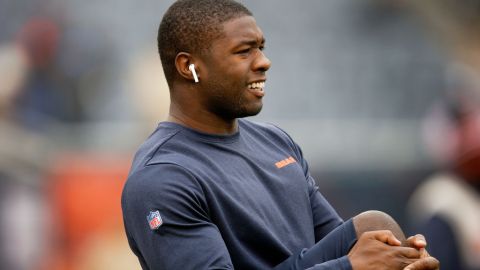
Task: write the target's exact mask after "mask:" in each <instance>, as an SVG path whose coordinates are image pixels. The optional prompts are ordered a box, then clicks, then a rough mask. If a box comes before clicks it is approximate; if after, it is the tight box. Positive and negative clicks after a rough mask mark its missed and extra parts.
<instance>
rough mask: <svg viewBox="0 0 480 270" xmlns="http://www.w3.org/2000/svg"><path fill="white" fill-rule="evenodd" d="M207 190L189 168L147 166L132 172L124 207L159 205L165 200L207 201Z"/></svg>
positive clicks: (160, 165) (125, 187)
mask: <svg viewBox="0 0 480 270" xmlns="http://www.w3.org/2000/svg"><path fill="white" fill-rule="evenodd" d="M203 197H204V195H203V190H202V188H201V186H200V185H199V183H198V182H197V179H196V177H195V176H194V175H192V174H191V173H190V172H189V171H188V170H187V169H185V168H183V167H182V166H179V165H176V164H168V163H163V164H154V165H149V166H145V167H143V168H142V169H139V170H137V171H136V172H135V173H133V174H131V175H130V176H129V177H128V179H127V181H126V183H125V185H124V188H123V191H122V208H124V209H127V208H132V207H133V208H137V206H139V205H142V207H143V206H145V207H150V208H154V207H158V205H161V204H165V203H173V202H178V201H186V200H188V201H190V200H194V201H195V200H196V201H198V200H203V199H202V198H203Z"/></svg>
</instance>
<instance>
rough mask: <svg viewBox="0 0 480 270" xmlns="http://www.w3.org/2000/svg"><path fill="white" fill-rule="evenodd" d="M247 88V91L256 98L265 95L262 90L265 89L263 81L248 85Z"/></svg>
mask: <svg viewBox="0 0 480 270" xmlns="http://www.w3.org/2000/svg"><path fill="white" fill-rule="evenodd" d="M247 87H248V90H250V92H251V93H252V94H254V95H255V96H257V97H263V96H264V95H265V92H264V90H263V88H264V87H265V81H258V82H253V83H249V84H248V85H247Z"/></svg>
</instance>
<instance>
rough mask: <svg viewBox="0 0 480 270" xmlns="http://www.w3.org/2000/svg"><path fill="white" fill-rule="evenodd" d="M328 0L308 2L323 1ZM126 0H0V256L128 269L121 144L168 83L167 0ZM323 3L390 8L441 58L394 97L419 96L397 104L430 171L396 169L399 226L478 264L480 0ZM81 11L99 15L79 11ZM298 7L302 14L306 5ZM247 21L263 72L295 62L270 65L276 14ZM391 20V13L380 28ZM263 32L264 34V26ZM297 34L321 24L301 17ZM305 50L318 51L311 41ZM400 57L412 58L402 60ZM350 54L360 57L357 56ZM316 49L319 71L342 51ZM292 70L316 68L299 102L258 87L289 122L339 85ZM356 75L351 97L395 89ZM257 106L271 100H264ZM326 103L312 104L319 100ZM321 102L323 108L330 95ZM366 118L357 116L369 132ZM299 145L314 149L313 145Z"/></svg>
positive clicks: (140, 133)
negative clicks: (260, 48) (422, 79)
mask: <svg viewBox="0 0 480 270" xmlns="http://www.w3.org/2000/svg"><path fill="white" fill-rule="evenodd" d="M168 2H171V1H168ZM245 2H246V5H247V6H248V7H250V8H251V9H252V11H253V13H254V14H257V13H259V14H258V15H262V14H260V13H261V12H260V11H258V12H257V10H261V9H262V8H265V9H266V8H267V7H268V8H271V6H269V5H268V4H261V3H254V2H255V1H250V2H251V3H250V2H248V1H245ZM280 2H281V3H283V4H285V3H287V2H288V1H286V0H284V1H280ZM320 2H322V1H320ZM330 2H332V1H324V3H323V5H324V6H323V7H322V3H320V4H318V5H320V6H321V7H322V8H325V9H327V11H326V12H328V8H329V5H328V4H327V3H330ZM132 3H133V2H131V3H130V2H128V1H126V0H124V1H119V2H118V3H117V2H112V3H106V4H105V5H106V6H107V7H105V6H102V5H101V4H98V3H96V4H94V3H91V6H90V8H89V7H86V6H88V5H89V4H87V3H85V4H84V5H86V6H82V7H80V5H79V4H78V3H75V1H73V0H71V1H55V0H42V1H33V0H18V1H9V0H0V17H1V19H0V21H1V22H2V23H1V24H0V269H11V270H17V269H18V270H33V269H40V270H41V269H53V270H55V269H59V270H60V269H82V270H83V269H89V270H90V269H92V270H94V269H139V265H138V263H137V262H136V258H135V257H134V255H133V254H132V253H131V252H130V251H129V248H128V245H127V242H126V238H125V236H124V233H123V224H122V220H121V212H120V211H121V210H120V193H121V188H122V186H123V183H124V181H125V179H126V175H127V173H128V169H129V166H130V164H129V163H130V160H131V158H132V156H131V155H132V153H133V152H134V149H135V147H136V146H137V145H138V143H140V142H141V141H143V139H144V138H145V137H146V136H148V134H149V132H150V131H152V130H153V129H154V128H155V125H156V123H158V122H159V121H161V120H163V119H165V115H166V112H167V109H168V103H169V99H168V89H167V86H166V83H165V79H164V78H163V74H162V70H161V66H160V61H159V58H158V56H157V55H156V49H155V35H156V33H155V31H156V27H157V24H158V22H159V21H160V18H161V15H162V14H163V12H164V11H165V8H166V7H167V6H168V4H169V3H161V4H159V3H156V2H155V1H153V0H152V1H146V2H145V3H143V4H138V6H137V8H138V11H137V12H138V14H136V13H135V12H131V13H129V12H130V10H132V5H133V4H132ZM332 3H333V2H332ZM338 3H342V4H341V5H339V4H338ZM108 4H112V6H108ZM82 5H83V4H82ZM115 5H116V8H117V9H121V8H123V9H121V10H123V11H118V13H119V15H118V17H115V16H114V14H113V13H115V12H114V10H115V7H114V6H115ZM135 5H137V4H135ZM285 5H286V4H285ZM332 6H336V7H337V8H339V7H340V8H344V7H347V6H350V7H351V6H354V7H355V9H352V10H354V12H366V10H368V12H367V14H368V16H369V20H368V21H369V22H370V23H372V25H371V26H370V25H368V24H367V25H364V27H365V29H370V28H372V29H373V28H375V27H377V28H375V29H378V25H377V26H373V25H374V24H375V23H383V22H385V21H388V20H389V18H390V17H389V16H391V15H392V14H395V18H398V17H401V18H403V20H407V21H409V22H415V24H414V23H412V24H411V25H419V26H421V27H423V28H424V29H425V32H424V33H425V37H424V38H426V39H428V40H431V41H432V43H434V44H437V45H438V47H436V49H438V50H439V51H441V52H443V54H442V55H441V57H442V60H438V62H435V61H437V60H435V61H434V63H445V69H444V70H443V69H442V68H439V67H437V68H438V69H435V72H434V73H435V74H434V75H435V76H434V77H428V79H429V80H433V79H438V80H441V81H442V83H440V82H431V84H429V85H430V86H431V89H420V90H421V91H425V92H424V93H423V94H422V93H418V91H416V92H417V93H413V94H412V95H411V96H406V98H405V100H404V101H406V102H410V103H415V102H417V103H419V101H418V100H417V101H416V100H415V99H416V98H420V99H422V103H421V106H419V107H420V108H421V109H420V110H417V111H416V112H415V114H414V113H413V112H411V115H413V116H415V117H416V118H415V120H416V121H418V123H421V124H420V128H418V130H415V131H416V132H418V137H419V138H420V137H422V136H423V143H422V147H424V148H422V149H424V152H425V154H426V155H427V154H429V158H426V159H428V162H425V163H421V164H422V165H424V166H425V167H426V168H425V171H427V172H428V173H429V174H430V173H431V176H430V177H428V178H427V179H425V180H423V179H421V180H419V181H413V180H412V181H410V183H412V182H414V183H415V184H418V188H415V189H416V190H415V191H414V193H413V194H412V195H411V199H410V200H409V202H408V205H409V210H408V211H409V212H408V213H405V215H406V216H407V217H408V219H409V223H410V224H411V228H412V229H419V230H421V231H422V232H423V233H424V234H425V235H426V236H427V239H428V240H429V248H430V250H431V253H432V255H434V256H436V257H438V258H439V259H440V261H441V263H442V266H443V267H442V269H456V270H472V269H480V260H479V258H480V256H479V255H480V193H479V192H480V76H479V75H480V4H478V1H471V0H460V1H458V0H438V1H436V0H425V1H415V0H402V1H399V0H361V1H357V0H342V1H336V4H332ZM281 7H282V4H279V5H278V8H281ZM98 10H100V11H98ZM147 10H149V11H150V13H148V14H149V15H148V16H151V15H152V14H156V15H153V16H152V18H150V19H149V20H146V19H145V21H144V23H146V24H149V27H150V28H149V29H148V30H149V31H150V33H148V34H145V33H146V30H145V29H143V30H142V31H143V32H142V31H140V30H139V33H143V36H142V38H139V40H140V41H139V42H138V43H135V42H133V41H131V40H130V39H134V38H135V37H137V38H138V37H139V35H141V34H139V33H137V34H134V33H133V31H130V30H131V29H132V28H133V30H135V27H139V28H140V27H142V24H138V23H137V24H135V21H136V19H139V18H141V17H147V16H145V15H143V13H142V12H143V11H145V12H147ZM152 10H153V11H152ZM107 11H110V12H112V14H106V13H108V12H107ZM95 12H99V13H101V14H102V16H97V15H92V14H97V13H95ZM102 12H103V13H102ZM292 12H294V11H293V10H292ZM302 12H306V11H302ZM354 12H353V13H354ZM350 14H352V12H351V13H350ZM103 15H105V16H103ZM258 15H257V16H258ZM125 16H127V17H125ZM312 16H313V15H312ZM262 17H263V16H262ZM273 18H275V17H273ZM277 19H278V18H277ZM298 19H299V21H300V22H303V23H305V24H308V23H311V22H309V21H308V20H306V18H303V19H302V18H298ZM340 19H342V18H340ZM112 21H115V22H116V24H114V23H112ZM259 21H260V23H259V24H260V26H261V27H262V28H263V30H264V32H265V33H266V36H267V40H269V42H270V41H272V42H271V44H270V43H268V45H267V46H271V47H272V49H271V51H269V50H270V47H268V48H269V49H268V50H267V54H269V53H272V54H273V55H274V57H271V56H270V58H271V59H272V61H273V63H274V65H273V68H272V73H273V74H274V75H275V72H276V71H275V69H276V67H275V65H276V63H280V64H279V65H283V66H286V65H287V64H288V65H289V66H290V67H291V68H292V69H295V68H296V66H295V63H293V64H292V63H283V64H282V59H280V57H278V58H276V57H275V55H276V53H277V52H278V51H279V50H282V47H280V46H279V45H277V44H276V43H274V42H277V43H285V44H286V46H288V47H287V48H289V50H288V51H282V53H283V54H285V55H286V56H285V59H294V58H289V57H290V56H292V55H297V54H303V52H302V51H298V49H296V47H295V46H290V45H291V44H290V43H291V42H292V41H291V40H284V41H282V39H281V38H285V37H284V36H282V34H281V33H280V32H281V31H280V32H279V31H278V28H277V27H276V25H277V23H280V22H275V21H274V19H271V20H270V21H268V20H267V19H265V18H261V17H260V19H259ZM351 22H352V25H351V26H349V27H351V29H356V28H355V27H358V25H354V23H353V22H355V21H354V20H352V21H351ZM262 23H263V24H262ZM325 23H326V25H327V26H330V25H329V24H328V22H325ZM390 23H392V22H391V20H390ZM264 25H265V26H264ZM398 25H400V24H394V23H392V24H391V25H390V28H389V27H387V26H384V28H383V30H385V29H388V31H390V30H391V29H396V27H398ZM324 27H325V26H324ZM330 27H331V28H332V32H331V33H330V35H334V34H335V33H336V28H335V27H336V26H335V25H334V24H332V25H331V26H330ZM313 28H315V26H313ZM282 29H283V28H282ZM385 31H386V30H385ZM372 32H373V30H372ZM372 32H368V31H365V32H361V33H359V32H354V31H351V33H350V34H349V38H348V40H349V41H351V44H350V45H351V46H352V47H355V46H356V45H357V43H355V40H358V44H360V43H361V42H365V38H366V37H370V35H374V34H372ZM269 33H273V34H272V36H273V37H272V38H271V39H270V37H269V36H270V35H269ZM276 33H277V34H278V35H275V34H276ZM332 33H333V34H332ZM422 33H423V32H422ZM299 34H301V35H318V36H322V35H323V34H322V32H319V33H315V32H312V30H310V32H308V33H303V32H301V31H300V33H299ZM382 38H388V35H387V34H385V35H384V36H381V35H380V36H379V35H376V36H375V39H374V40H370V39H369V42H372V43H373V42H378V41H380V42H382ZM404 39H405V40H403V41H404V42H406V43H412V44H414V43H415V42H417V41H418V40H415V35H412V36H406V37H404ZM339 40H347V39H346V38H340V39H339ZM273 41H274V42H273ZM295 42H301V41H299V40H295ZM327 42H331V41H327ZM389 42H390V41H385V44H389ZM350 45H349V46H350ZM275 46H277V48H278V47H280V49H275ZM307 46H308V45H307ZM342 46H343V47H344V48H345V46H347V45H344V44H342ZM334 47H335V46H334ZM383 47H386V45H384V46H383ZM348 48H350V47H348ZM283 49H285V47H283ZM318 51H319V52H318V54H319V55H322V48H318ZM386 51H388V48H386ZM360 52H361V51H360ZM354 53H356V54H359V52H357V51H354ZM323 56H326V55H323ZM311 57H313V58H315V59H316V57H317V56H315V55H313V56H311ZM402 57H407V58H408V59H413V60H412V61H404V60H402ZM319 58H320V60H322V59H323V58H321V57H319ZM332 58H333V57H332ZM345 59H347V60H350V58H345ZM345 59H343V60H342V59H340V60H341V61H344V60H345ZM351 59H355V61H361V60H362V59H366V58H362V56H361V55H360V56H358V57H355V58H351ZM396 59H397V60H398V61H399V62H398V63H400V62H401V63H402V64H405V63H408V67H406V68H407V69H408V71H409V72H411V73H412V74H413V73H418V74H425V72H426V71H425V70H422V67H425V66H428V65H424V63H422V62H421V61H422V59H423V58H422V57H419V56H416V55H407V54H404V55H403V56H402V55H400V58H399V57H397V58H396ZM330 60H331V61H332V63H329V64H328V65H329V66H331V67H332V69H331V70H335V69H334V68H335V66H336V65H340V64H342V63H341V62H340V63H336V60H335V59H330ZM428 61H432V60H431V58H429V59H428ZM443 61H445V62H443ZM347 62H348V61H347ZM395 63H397V62H395V61H393V62H392V65H395ZM344 64H345V65H347V66H358V67H365V69H371V70H372V71H373V74H375V73H377V72H378V73H380V72H387V71H386V70H378V71H377V70H375V68H376V66H368V65H369V63H368V62H367V63H365V62H358V63H357V62H355V63H353V62H348V63H344ZM305 69H306V70H309V72H312V73H313V75H312V77H308V78H306V79H305V80H306V81H308V80H311V81H315V80H318V81H317V82H318V84H316V85H315V88H314V89H310V91H312V92H313V93H314V94H313V95H314V96H313V97H312V96H310V98H309V99H310V100H309V101H308V104H303V103H299V104H297V105H298V106H295V101H293V100H294V99H290V98H288V97H289V96H288V95H298V92H295V93H292V92H291V91H289V89H283V88H282V86H281V83H277V84H276V85H277V87H278V89H273V90H275V91H272V92H271V93H269V95H272V96H273V95H277V96H281V95H285V96H286V97H287V98H284V99H283V100H279V101H278V104H280V105H281V104H282V102H288V103H286V104H287V105H288V106H290V105H291V107H292V108H294V109H295V111H296V112H295V115H297V116H295V117H296V118H294V119H293V121H296V122H301V121H302V119H313V121H314V122H315V121H317V120H318V119H317V118H316V117H319V116H318V115H316V114H315V112H319V111H320V112H324V111H321V110H319V108H318V107H320V106H319V105H318V104H323V103H320V99H322V100H329V99H331V100H335V95H337V96H336V97H338V96H340V95H342V93H341V92H338V91H337V92H336V93H331V95H332V96H326V95H328V93H329V91H330V92H334V91H335V89H320V87H318V88H316V87H317V86H318V85H320V86H321V85H322V80H321V78H322V76H335V74H332V73H335V72H331V70H330V71H329V70H324V69H315V67H313V68H312V66H308V67H305ZM277 70H280V69H277ZM312 70H313V71H312ZM356 72H357V71H355V70H354V71H352V73H356ZM292 73H293V75H296V74H295V71H292ZM306 74H309V73H308V72H307V73H306ZM322 74H323V75H322ZM325 74H326V75H325ZM289 75H292V74H289ZM336 75H339V76H340V75H341V74H336ZM272 77H275V76H272ZM286 77H288V76H286ZM315 78H317V79H315ZM342 78H344V77H342ZM400 78H404V77H400ZM347 79H349V80H350V81H348V82H343V81H342V83H343V85H344V86H345V87H347V88H352V92H354V91H355V88H356V86H357V83H358V82H357V81H356V80H355V77H352V76H351V77H348V78H347ZM363 79H365V78H363ZM408 79H409V78H408V77H407V78H404V79H399V80H398V82H397V86H398V88H401V87H402V85H403V86H405V85H410V86H411V82H407V80H408ZM272 80H274V79H272ZM365 80H366V79H365ZM325 81H328V80H327V79H325ZM378 81H380V79H379V80H378ZM443 82H444V83H443ZM294 83H295V87H298V88H300V89H301V88H302V87H309V86H310V85H309V84H308V82H301V81H300V80H299V81H295V82H294ZM273 84H274V83H273ZM274 85H275V84H274ZM370 86H375V89H374V90H372V91H373V92H371V93H375V94H372V95H371V96H368V97H363V98H362V100H363V99H366V103H365V104H368V105H372V104H377V103H382V102H384V103H388V102H393V101H395V98H396V97H398V96H399V93H398V91H399V90H398V89H395V90H394V91H391V89H390V90H389V89H386V87H384V85H383V84H381V83H379V84H371V85H369V86H368V87H370ZM284 88H288V83H287V84H286V86H285V87H284ZM436 88H441V89H436ZM269 90H270V89H269ZM277 90H278V91H277ZM410 90H411V89H410ZM400 91H401V90H400ZM275 92H276V93H275ZM405 92H408V91H407V89H405ZM318 93H322V94H321V95H320V94H318ZM427 93H428V94H427ZM379 97H380V98H379ZM402 97H403V96H402ZM307 99H308V97H307ZM316 99H318V100H317V101H316ZM354 101H355V100H354ZM356 102H360V100H356ZM398 102H400V100H398ZM388 104H390V103H388ZM419 104H420V103H419ZM267 105H268V106H269V107H275V106H276V104H275V103H274V102H271V103H270V104H267ZM327 105H328V104H327ZM327 105H326V106H323V107H322V108H324V109H325V108H327V109H328V106H327ZM372 106H374V105H372ZM278 107H280V108H278V110H277V111H279V113H278V115H276V114H275V113H276V111H275V110H270V111H269V109H268V108H267V109H266V114H265V115H264V116H262V117H263V119H267V120H269V119H276V117H278V116H280V117H283V116H284V115H282V113H283V111H284V110H283V106H278ZM345 107H347V106H345ZM398 108H399V109H401V110H403V111H407V110H409V108H402V106H398ZM331 109H332V112H336V110H338V106H332V108H331ZM343 110H345V111H348V108H345V109H343ZM332 115H334V116H335V113H332ZM336 116H339V115H338V114H337V115H336ZM341 117H343V115H341ZM341 117H339V118H341ZM320 118H321V116H320ZM367 118H368V117H367ZM318 121H319V120H318ZM287 126H288V125H287ZM375 128H376V127H373V128H372V127H370V126H368V130H369V131H370V132H372V133H374V132H375ZM399 128H401V127H399ZM370 129H372V130H370ZM305 132H307V131H305ZM294 134H295V132H294ZM319 136H320V138H321V135H319ZM379 138H380V137H379ZM299 141H300V142H301V141H302V140H301V138H300V140H299ZM373 143H382V141H381V140H377V141H376V142H373ZM342 144H343V143H342V142H339V143H337V145H342ZM399 148H401V146H400V147H399ZM399 148H398V149H399ZM395 149H397V148H395ZM337 150H338V151H337V152H338V153H339V154H337V155H339V156H340V157H341V155H345V157H344V158H345V160H348V158H349V157H348V156H347V155H346V154H345V152H344V151H343V150H342V149H337ZM422 151H423V150H422ZM306 152H308V149H306ZM387 154H391V156H392V157H395V156H398V153H387ZM310 156H313V157H315V153H312V154H310ZM387 158H388V155H387ZM392 160H395V159H394V158H392ZM313 163H315V164H311V167H313V166H320V167H321V166H322V164H317V163H321V162H315V159H313ZM358 164H360V165H361V164H362V163H361V161H359V162H358ZM358 164H357V165H358ZM343 166H344V167H340V169H345V170H351V168H349V167H348V166H349V165H348V164H346V165H345V164H343ZM360 167H361V166H360ZM355 168H358V166H357V167H355ZM327 169H328V168H327ZM336 169H338V167H336ZM403 169H405V170H408V168H403ZM415 169H418V168H415ZM361 184H362V183H358V182H357V185H361ZM397 185H400V184H397ZM320 186H322V185H321V184H320ZM327 195H328V194H327ZM330 196H335V195H330ZM408 196H410V194H408ZM327 197H328V196H327ZM333 202H334V203H335V202H336V201H335V199H334V200H333ZM338 203H339V205H336V206H339V207H340V208H341V206H342V204H353V202H349V201H343V202H338ZM395 203H397V204H398V205H399V206H398V207H399V208H403V207H404V206H405V205H407V201H406V200H405V201H397V202H395ZM364 210H366V209H364ZM394 216H395V214H394ZM446 243H448V244H446Z"/></svg>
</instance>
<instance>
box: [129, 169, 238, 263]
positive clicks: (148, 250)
mask: <svg viewBox="0 0 480 270" xmlns="http://www.w3.org/2000/svg"><path fill="white" fill-rule="evenodd" d="M122 208H123V216H124V221H125V228H126V231H127V235H128V237H129V238H130V241H131V242H134V245H135V247H132V248H134V249H136V253H137V256H139V259H140V261H141V262H142V260H143V262H142V263H143V264H145V265H147V266H148V268H149V269H178V268H179V266H181V268H182V269H232V268H233V267H232V263H231V260H230V256H229V254H228V250H227V248H226V245H225V243H224V241H223V239H222V236H221V234H220V232H219V231H218V229H217V227H216V226H215V224H213V223H212V222H211V221H210V219H209V214H208V205H207V203H206V201H205V198H204V196H203V193H202V189H201V187H200V186H199V184H198V183H197V181H196V179H195V178H194V177H193V176H192V175H191V174H189V173H188V172H187V171H186V170H185V169H183V168H181V167H179V166H176V165H172V164H157V165H152V166H147V167H146V168H144V169H143V170H142V171H140V172H138V173H136V174H134V175H132V176H131V177H130V179H129V180H128V183H127V184H126V186H125V190H124V194H123V197H122ZM157 210H158V211H159V213H160V215H161V218H162V221H163V224H162V225H161V226H160V227H159V228H158V229H156V230H152V229H150V227H149V224H148V222H147V215H148V214H149V212H150V211H157Z"/></svg>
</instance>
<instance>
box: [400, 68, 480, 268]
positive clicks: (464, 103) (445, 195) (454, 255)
mask: <svg viewBox="0 0 480 270" xmlns="http://www.w3.org/2000/svg"><path fill="white" fill-rule="evenodd" d="M458 71H459V70H456V74H455V75H456V76H457V74H459V73H460V74H461V77H462V83H461V84H460V85H458V84H457V87H455V88H454V92H452V96H453V98H451V99H450V101H449V102H448V103H445V104H443V106H439V107H437V108H435V109H434V110H433V111H432V114H431V115H430V116H429V117H428V118H427V121H426V130H425V131H426V135H427V136H426V138H427V144H428V146H429V148H430V150H432V153H433V157H434V158H437V161H438V162H439V164H440V165H441V168H440V169H439V171H438V173H436V174H434V175H433V176H431V177H430V178H429V179H427V180H426V181H425V182H424V183H422V184H421V185H420V187H419V188H418V189H417V190H416V191H415V192H414V194H413V195H412V197H411V201H410V205H409V211H410V214H411V218H412V220H413V221H414V223H415V225H416V226H420V228H421V230H420V231H421V233H423V234H424V235H425V237H426V238H427V239H429V242H428V244H429V246H428V250H429V252H430V254H431V255H432V256H435V257H436V258H438V259H439V260H440V262H441V265H442V269H455V270H478V269H480V91H478V90H480V81H479V77H478V76H476V74H475V73H471V70H465V69H464V68H462V69H461V70H460V72H458Z"/></svg>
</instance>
